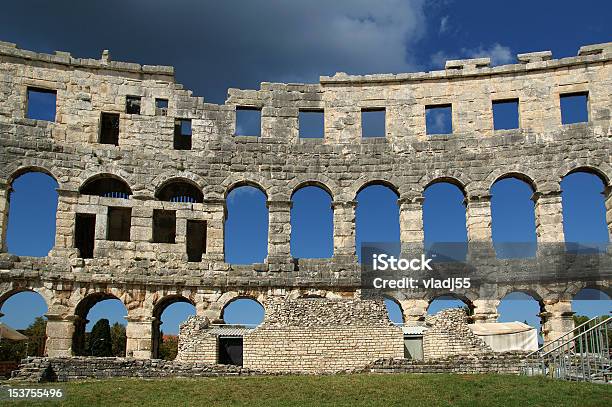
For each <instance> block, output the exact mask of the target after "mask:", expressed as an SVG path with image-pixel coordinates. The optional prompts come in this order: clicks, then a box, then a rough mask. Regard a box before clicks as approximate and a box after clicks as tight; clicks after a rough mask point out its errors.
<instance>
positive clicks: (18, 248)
mask: <svg viewBox="0 0 612 407" xmlns="http://www.w3.org/2000/svg"><path fill="white" fill-rule="evenodd" d="M36 169H38V168H32V167H28V168H27V169H26V168H22V171H19V172H17V173H15V174H19V175H18V176H17V177H16V178H13V179H12V180H11V184H10V188H9V194H8V197H7V206H6V208H7V212H5V214H4V216H5V217H4V220H5V222H6V223H5V224H6V229H5V230H6V235H5V236H2V237H3V238H4V239H5V241H4V242H2V243H3V245H2V246H3V247H6V248H8V250H9V251H10V252H11V253H14V254H17V255H21V256H35V257H44V256H47V255H48V253H49V251H50V250H51V249H52V248H53V247H54V245H55V237H56V236H55V235H56V218H57V206H58V203H59V194H58V192H57V190H58V185H59V184H58V183H57V179H56V178H55V177H54V176H53V175H52V174H50V173H49V172H47V171H46V170H45V171H43V170H41V169H38V171H33V170H36ZM41 174H42V175H41Z"/></svg>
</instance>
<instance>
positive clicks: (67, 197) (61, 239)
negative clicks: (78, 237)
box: [50, 189, 78, 257]
mask: <svg viewBox="0 0 612 407" xmlns="http://www.w3.org/2000/svg"><path fill="white" fill-rule="evenodd" d="M57 193H58V198H57V199H58V200H57V211H56V212H55V246H54V247H53V249H52V250H51V253H50V255H51V256H58V257H77V256H78V249H76V248H75V247H74V225H75V219H76V214H75V211H74V205H75V204H76V203H77V197H78V192H77V191H70V190H65V189H58V190H57Z"/></svg>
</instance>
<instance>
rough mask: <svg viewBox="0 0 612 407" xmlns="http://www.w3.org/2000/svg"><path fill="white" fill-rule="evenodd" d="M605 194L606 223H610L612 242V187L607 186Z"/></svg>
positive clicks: (609, 232)
mask: <svg viewBox="0 0 612 407" xmlns="http://www.w3.org/2000/svg"><path fill="white" fill-rule="evenodd" d="M603 194H604V197H605V202H606V224H607V225H608V238H609V240H610V243H612V187H609V186H607V187H605V188H604V192H603Z"/></svg>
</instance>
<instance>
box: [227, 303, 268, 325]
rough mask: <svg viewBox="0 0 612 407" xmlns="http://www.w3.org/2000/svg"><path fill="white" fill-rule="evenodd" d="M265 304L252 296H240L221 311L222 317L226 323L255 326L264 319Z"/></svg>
mask: <svg viewBox="0 0 612 407" xmlns="http://www.w3.org/2000/svg"><path fill="white" fill-rule="evenodd" d="M264 315H265V310H264V307H263V305H261V304H260V303H259V301H256V300H254V299H252V298H248V297H238V298H235V299H233V300H232V301H230V302H229V303H227V304H226V305H225V307H223V310H222V311H221V319H222V320H223V322H224V323H226V324H232V325H244V326H247V327H255V326H257V325H260V324H261V323H262V322H263V320H264Z"/></svg>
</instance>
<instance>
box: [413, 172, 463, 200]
mask: <svg viewBox="0 0 612 407" xmlns="http://www.w3.org/2000/svg"><path fill="white" fill-rule="evenodd" d="M436 184H450V185H453V186H455V187H457V188H458V189H459V191H461V193H462V194H463V196H464V197H466V196H468V193H467V190H466V188H465V184H464V183H463V182H461V181H460V180H459V179H457V178H454V177H437V178H434V179H432V180H431V181H429V182H427V183H426V184H425V185H424V186H423V194H425V191H427V189H428V188H430V187H432V186H434V185H436Z"/></svg>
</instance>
